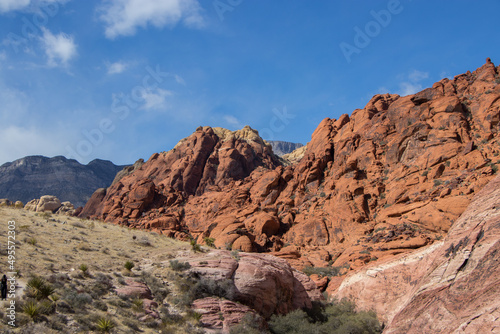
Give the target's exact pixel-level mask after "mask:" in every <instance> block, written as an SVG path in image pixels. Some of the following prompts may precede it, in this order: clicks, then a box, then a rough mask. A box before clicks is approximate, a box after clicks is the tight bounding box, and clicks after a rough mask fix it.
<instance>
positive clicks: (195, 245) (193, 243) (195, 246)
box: [189, 239, 201, 253]
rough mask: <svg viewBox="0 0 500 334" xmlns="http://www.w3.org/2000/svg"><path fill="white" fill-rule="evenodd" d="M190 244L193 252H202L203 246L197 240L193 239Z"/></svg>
mask: <svg viewBox="0 0 500 334" xmlns="http://www.w3.org/2000/svg"><path fill="white" fill-rule="evenodd" d="M189 243H190V244H191V249H192V250H193V252H195V253H196V252H201V246H200V245H199V244H198V243H196V240H194V239H191V241H190V242H189Z"/></svg>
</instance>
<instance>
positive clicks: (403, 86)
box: [398, 70, 429, 96]
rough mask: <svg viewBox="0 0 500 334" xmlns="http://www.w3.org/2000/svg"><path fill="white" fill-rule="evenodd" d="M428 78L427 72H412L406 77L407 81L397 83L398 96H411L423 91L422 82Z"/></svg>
mask: <svg viewBox="0 0 500 334" xmlns="http://www.w3.org/2000/svg"><path fill="white" fill-rule="evenodd" d="M428 78H429V73H428V72H422V71H418V70H413V71H411V72H410V73H409V74H408V75H407V79H406V80H404V81H402V82H400V83H399V89H398V94H399V95H401V96H406V95H411V94H415V93H418V92H419V91H421V90H423V89H424V87H423V85H422V81H424V80H426V79H428Z"/></svg>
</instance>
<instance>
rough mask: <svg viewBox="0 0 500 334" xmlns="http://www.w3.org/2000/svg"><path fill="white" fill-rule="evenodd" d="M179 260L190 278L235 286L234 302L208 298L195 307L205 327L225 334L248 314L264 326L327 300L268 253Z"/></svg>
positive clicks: (210, 254)
mask: <svg viewBox="0 0 500 334" xmlns="http://www.w3.org/2000/svg"><path fill="white" fill-rule="evenodd" d="M177 260H178V261H182V262H184V261H187V262H189V264H190V265H191V269H189V271H188V272H187V273H188V274H189V275H191V276H194V277H197V278H198V279H208V280H214V281H218V282H222V281H224V282H226V283H225V284H226V287H227V286H228V284H230V285H231V286H232V287H233V290H234V294H232V295H231V300H227V299H224V298H215V297H207V298H203V299H199V300H195V301H194V303H193V306H192V307H193V308H194V309H195V310H196V311H197V312H199V313H201V314H202V318H201V322H202V323H203V324H204V326H205V327H207V328H209V329H214V330H215V329H222V330H223V332H224V333H226V332H228V331H229V329H230V327H231V326H232V325H234V324H237V323H239V322H240V321H241V319H242V318H243V316H245V314H250V315H254V316H256V315H258V316H257V317H254V318H256V319H260V320H259V321H261V324H262V327H264V326H265V321H264V319H269V318H270V317H271V316H272V315H273V314H287V313H288V312H290V311H292V310H295V309H304V308H311V307H312V303H313V302H315V301H321V300H323V299H324V297H323V295H322V294H321V292H320V291H319V290H318V289H317V287H316V284H315V283H314V282H313V281H312V280H311V279H310V278H309V277H307V276H306V275H305V274H303V273H301V272H299V271H298V270H296V269H294V268H292V267H291V266H290V265H289V264H288V263H287V262H286V261H285V260H282V259H279V258H277V257H275V256H272V255H269V254H255V253H244V252H235V251H233V252H229V251H221V250H212V251H210V252H208V253H201V254H198V255H193V254H190V255H187V256H185V257H183V256H179V257H178V258H177ZM227 282H229V283H227ZM219 314H222V316H219Z"/></svg>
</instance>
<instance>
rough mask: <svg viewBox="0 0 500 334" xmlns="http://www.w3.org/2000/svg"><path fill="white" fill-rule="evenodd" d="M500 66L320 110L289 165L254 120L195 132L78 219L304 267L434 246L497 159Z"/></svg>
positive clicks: (353, 265) (99, 197) (357, 263)
mask: <svg viewBox="0 0 500 334" xmlns="http://www.w3.org/2000/svg"><path fill="white" fill-rule="evenodd" d="M499 70H500V68H497V67H495V65H494V64H493V63H491V61H489V60H488V61H487V63H486V64H485V65H483V66H482V67H480V68H479V69H477V70H476V71H474V72H472V73H470V72H468V73H466V74H462V75H458V76H456V77H455V78H454V79H453V80H449V79H443V80H441V81H439V82H437V83H435V84H434V85H433V86H432V88H428V89H425V90H423V91H422V92H420V93H417V94H415V95H410V96H405V97H400V96H399V95H391V94H383V95H376V96H374V97H373V98H372V99H371V100H370V101H369V102H368V104H367V105H366V106H365V107H364V108H363V109H356V110H355V111H354V112H353V113H352V114H351V115H350V116H348V115H342V116H341V117H340V118H339V119H337V120H336V119H330V118H326V119H324V120H323V121H322V122H321V123H320V124H319V126H318V128H317V129H316V130H315V131H314V133H313V134H312V137H311V141H310V142H309V143H308V145H307V148H306V151H305V154H304V156H303V158H302V159H301V160H300V161H299V162H297V163H295V164H292V165H289V166H284V165H280V162H279V160H278V159H277V158H276V157H275V156H274V155H273V154H272V152H271V150H270V148H269V146H267V145H266V144H265V143H264V142H263V141H262V139H261V138H260V137H259V136H258V134H257V132H255V131H253V130H252V129H250V128H248V127H246V128H244V129H243V130H240V131H236V132H230V131H228V130H223V129H220V128H214V129H212V128H210V127H203V128H202V127H200V128H198V129H197V130H196V132H195V133H193V134H192V135H191V136H190V137H188V138H186V139H184V140H182V141H181V142H179V144H178V145H177V146H176V147H175V148H174V149H172V150H170V151H168V152H164V153H159V154H154V155H153V156H152V157H151V158H150V159H149V160H148V161H146V162H145V163H144V164H143V165H142V166H141V167H139V168H138V169H136V170H135V171H133V172H132V173H131V174H130V175H126V176H124V177H123V178H122V179H120V180H119V181H118V182H116V183H114V184H113V185H112V186H111V187H110V188H108V189H106V190H105V189H101V190H99V191H97V192H96V193H95V194H94V195H93V197H92V198H91V200H90V201H89V202H88V203H87V205H86V207H85V209H84V211H83V212H82V214H81V216H83V217H87V216H91V217H96V218H100V219H105V220H106V221H110V222H116V223H120V224H126V225H129V226H131V227H140V228H148V229H152V230H155V231H157V232H159V233H163V234H166V235H169V236H174V237H177V238H187V237H188V236H192V237H194V238H195V239H197V241H198V242H200V243H202V242H203V237H211V238H214V239H215V245H216V246H217V247H220V248H232V249H240V250H243V251H247V252H253V251H259V252H263V251H265V252H273V254H275V255H277V256H280V257H282V258H285V259H287V260H288V261H289V262H290V263H291V264H292V265H293V266H295V267H297V268H302V267H304V266H317V267H328V266H332V265H333V266H339V267H340V266H342V267H347V268H350V269H357V268H361V267H363V266H365V265H366V264H367V263H370V262H373V261H376V260H378V259H383V258H385V257H389V256H391V257H392V256H394V255H397V254H400V253H407V252H410V251H413V250H415V249H418V248H420V247H423V246H426V245H431V244H433V243H435V242H436V241H437V240H440V239H441V238H443V237H444V236H445V235H446V234H447V232H448V230H449V229H450V227H451V226H452V224H453V222H454V221H455V220H456V219H457V218H458V217H459V216H460V215H461V214H462V213H463V211H464V210H465V208H466V207H467V206H468V205H469V203H470V201H471V199H472V197H473V196H474V194H475V193H476V192H477V191H479V190H480V189H481V188H482V187H483V186H484V185H485V184H487V183H488V182H489V181H490V180H491V179H492V178H493V177H494V174H495V173H496V171H497V169H498V164H500V157H499V153H500V137H499V135H498V130H499V121H500V85H499V82H500V79H499ZM344 270H347V269H344ZM340 281H341V280H339V279H334V280H332V281H331V282H329V290H330V291H334V290H335V289H336V288H337V287H338V285H339V284H340ZM322 284H323V285H324V284H328V282H326V283H325V282H323V283H322Z"/></svg>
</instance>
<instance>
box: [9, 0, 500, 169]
mask: <svg viewBox="0 0 500 334" xmlns="http://www.w3.org/2000/svg"><path fill="white" fill-rule="evenodd" d="M499 12H500V1H497V0H490V1H465V0H454V1H451V0H449V1H417V0H413V1H411V0H400V1H397V0H384V1H361V0H356V1H326V0H324V1H323V0H318V1H305V0H300V1H299V0H286V1H285V0H274V1H269V0H266V1H264V0H252V1H250V0H207V1H205V0H86V1H82V0H79V1H78V0H0V164H2V163H4V162H7V161H12V160H15V159H18V158H21V157H23V156H26V155H33V154H41V155H46V156H55V155H64V156H67V157H69V158H76V159H77V160H79V161H80V162H82V163H87V162H88V161H90V160H92V159H95V158H100V159H108V160H111V161H113V162H115V163H117V164H126V163H132V162H134V161H135V160H136V159H138V158H145V159H147V158H148V157H149V156H150V155H151V154H152V153H154V152H160V151H166V150H169V149H171V148H172V147H173V146H174V145H175V144H176V143H177V142H178V141H179V140H180V139H182V138H184V137H186V136H188V135H190V134H191V133H192V132H193V131H194V130H195V129H196V128H197V127H198V126H200V125H210V126H221V127H225V128H228V129H231V130H236V129H239V128H241V127H243V126H244V125H250V126H251V127H253V128H255V129H257V130H259V132H260V133H261V135H262V136H263V137H264V138H265V139H274V140H286V141H292V142H301V143H304V144H305V143H307V142H308V141H309V140H310V137H311V134H312V132H313V131H314V129H315V128H316V126H317V125H318V124H319V122H320V121H321V120H322V119H323V118H325V117H330V118H338V117H339V116H340V115H341V114H344V113H349V114H350V113H351V112H352V111H353V110H354V109H356V108H363V107H364V106H365V104H366V103H367V102H368V101H369V99H370V98H371V97H372V96H373V95H374V94H377V93H386V92H390V93H397V94H400V95H407V94H411V93H414V92H416V91H419V90H421V89H423V88H426V87H428V86H431V85H432V83H434V82H436V81H438V80H440V79H441V78H443V77H450V78H451V77H453V76H454V75H457V74H461V73H464V72H466V71H467V70H474V69H476V68H477V67H479V66H481V65H482V64H484V63H485V59H486V57H491V59H492V60H493V62H495V63H496V64H498V63H500V31H499V30H500V29H499V28H498V13H499Z"/></svg>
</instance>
